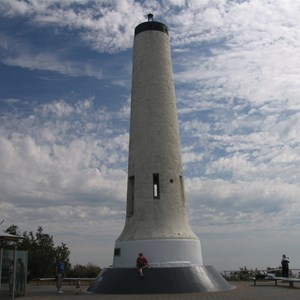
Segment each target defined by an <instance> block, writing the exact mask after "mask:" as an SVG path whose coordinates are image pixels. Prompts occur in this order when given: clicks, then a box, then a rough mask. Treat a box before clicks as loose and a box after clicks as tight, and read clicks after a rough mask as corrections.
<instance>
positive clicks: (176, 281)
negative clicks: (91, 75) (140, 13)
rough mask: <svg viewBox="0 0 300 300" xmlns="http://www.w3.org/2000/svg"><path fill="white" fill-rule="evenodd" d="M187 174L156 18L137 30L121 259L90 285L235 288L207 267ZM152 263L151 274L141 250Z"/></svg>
mask: <svg viewBox="0 0 300 300" xmlns="http://www.w3.org/2000/svg"><path fill="white" fill-rule="evenodd" d="M185 201H186V199H185V192H184V177H183V169H182V160H181V149H180V139H179V129H178V116H177V109H176V97H175V88H174V82H173V71H172V61H171V52H170V45H169V33H168V28H167V26H166V25H164V24H162V23H159V22H155V21H153V15H152V14H149V15H148V22H144V23H141V24H139V25H138V26H137V27H136V28H135V36H134V47H133V68H132V91H131V120H130V141H129V160H128V186H127V208H126V222H125V226H124V229H123V231H122V233H121V234H120V236H119V238H118V239H117V240H116V242H115V249H114V260H113V265H112V267H110V268H106V269H104V270H103V271H102V272H101V273H100V274H99V276H98V278H97V280H96V281H95V283H94V284H93V285H92V286H91V287H90V288H89V290H90V291H92V292H96V293H112V294H115V293H118V294H119V293H183V292H200V291H216V290H226V289H230V288H231V286H230V285H229V284H228V283H227V282H226V281H225V280H224V279H223V277H222V276H221V275H220V274H219V273H218V272H217V271H216V270H215V269H214V268H213V267H212V266H204V265H203V260H202V252H201V245H200V240H199V239H198V237H197V236H196V235H195V234H194V232H193V231H192V229H191V227H190V225H189V222H188V214H187V210H186V203H185ZM140 252H142V253H144V255H145V256H146V257H147V259H148V261H149V264H150V267H149V269H147V270H146V271H145V276H144V280H141V278H139V275H138V273H137V270H136V265H135V263H136V258H137V255H138V253H140Z"/></svg>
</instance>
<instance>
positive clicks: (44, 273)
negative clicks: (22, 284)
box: [0, 225, 71, 279]
mask: <svg viewBox="0 0 300 300" xmlns="http://www.w3.org/2000/svg"><path fill="white" fill-rule="evenodd" d="M5 232H7V233H10V234H14V235H18V236H22V237H23V239H19V240H18V241H17V242H7V241H2V242H1V245H0V247H2V248H7V249H10V248H11V249H12V248H14V247H15V245H16V246H17V248H18V249H19V250H28V273H29V279H32V278H38V277H54V274H55V262H56V260H58V259H60V260H61V261H63V262H64V265H65V272H66V273H67V272H68V270H70V267H71V265H70V260H69V256H70V253H71V252H70V250H69V248H68V247H67V245H66V244H65V243H61V245H58V246H55V245H54V242H53V236H51V235H49V234H47V233H44V231H43V228H42V227H41V226H39V227H38V229H37V231H36V233H35V234H34V233H33V232H32V231H30V232H27V231H24V232H23V234H21V233H20V232H19V230H18V226H17V225H11V226H9V227H8V228H7V229H6V230H5Z"/></svg>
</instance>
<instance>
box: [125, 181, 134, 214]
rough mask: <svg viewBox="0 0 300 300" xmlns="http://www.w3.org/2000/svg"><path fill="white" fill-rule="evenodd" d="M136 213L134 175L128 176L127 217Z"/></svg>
mask: <svg viewBox="0 0 300 300" xmlns="http://www.w3.org/2000/svg"><path fill="white" fill-rule="evenodd" d="M133 214H134V176H130V177H129V178H128V186H127V212H126V216H127V218H130V217H131V216H133Z"/></svg>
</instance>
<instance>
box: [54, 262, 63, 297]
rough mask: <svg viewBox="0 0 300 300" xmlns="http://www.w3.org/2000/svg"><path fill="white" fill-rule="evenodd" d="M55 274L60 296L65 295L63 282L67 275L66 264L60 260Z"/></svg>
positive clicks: (56, 265)
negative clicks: (65, 274) (62, 287)
mask: <svg viewBox="0 0 300 300" xmlns="http://www.w3.org/2000/svg"><path fill="white" fill-rule="evenodd" d="M55 273H56V288H57V291H58V293H59V294H63V291H62V290H61V286H62V281H63V278H64V273H65V267H64V263H63V262H61V261H60V260H57V262H56V264H55Z"/></svg>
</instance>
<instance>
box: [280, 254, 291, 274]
mask: <svg viewBox="0 0 300 300" xmlns="http://www.w3.org/2000/svg"><path fill="white" fill-rule="evenodd" d="M289 263H290V259H289V258H288V257H287V256H286V255H285V254H282V259H281V267H282V277H289Z"/></svg>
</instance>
